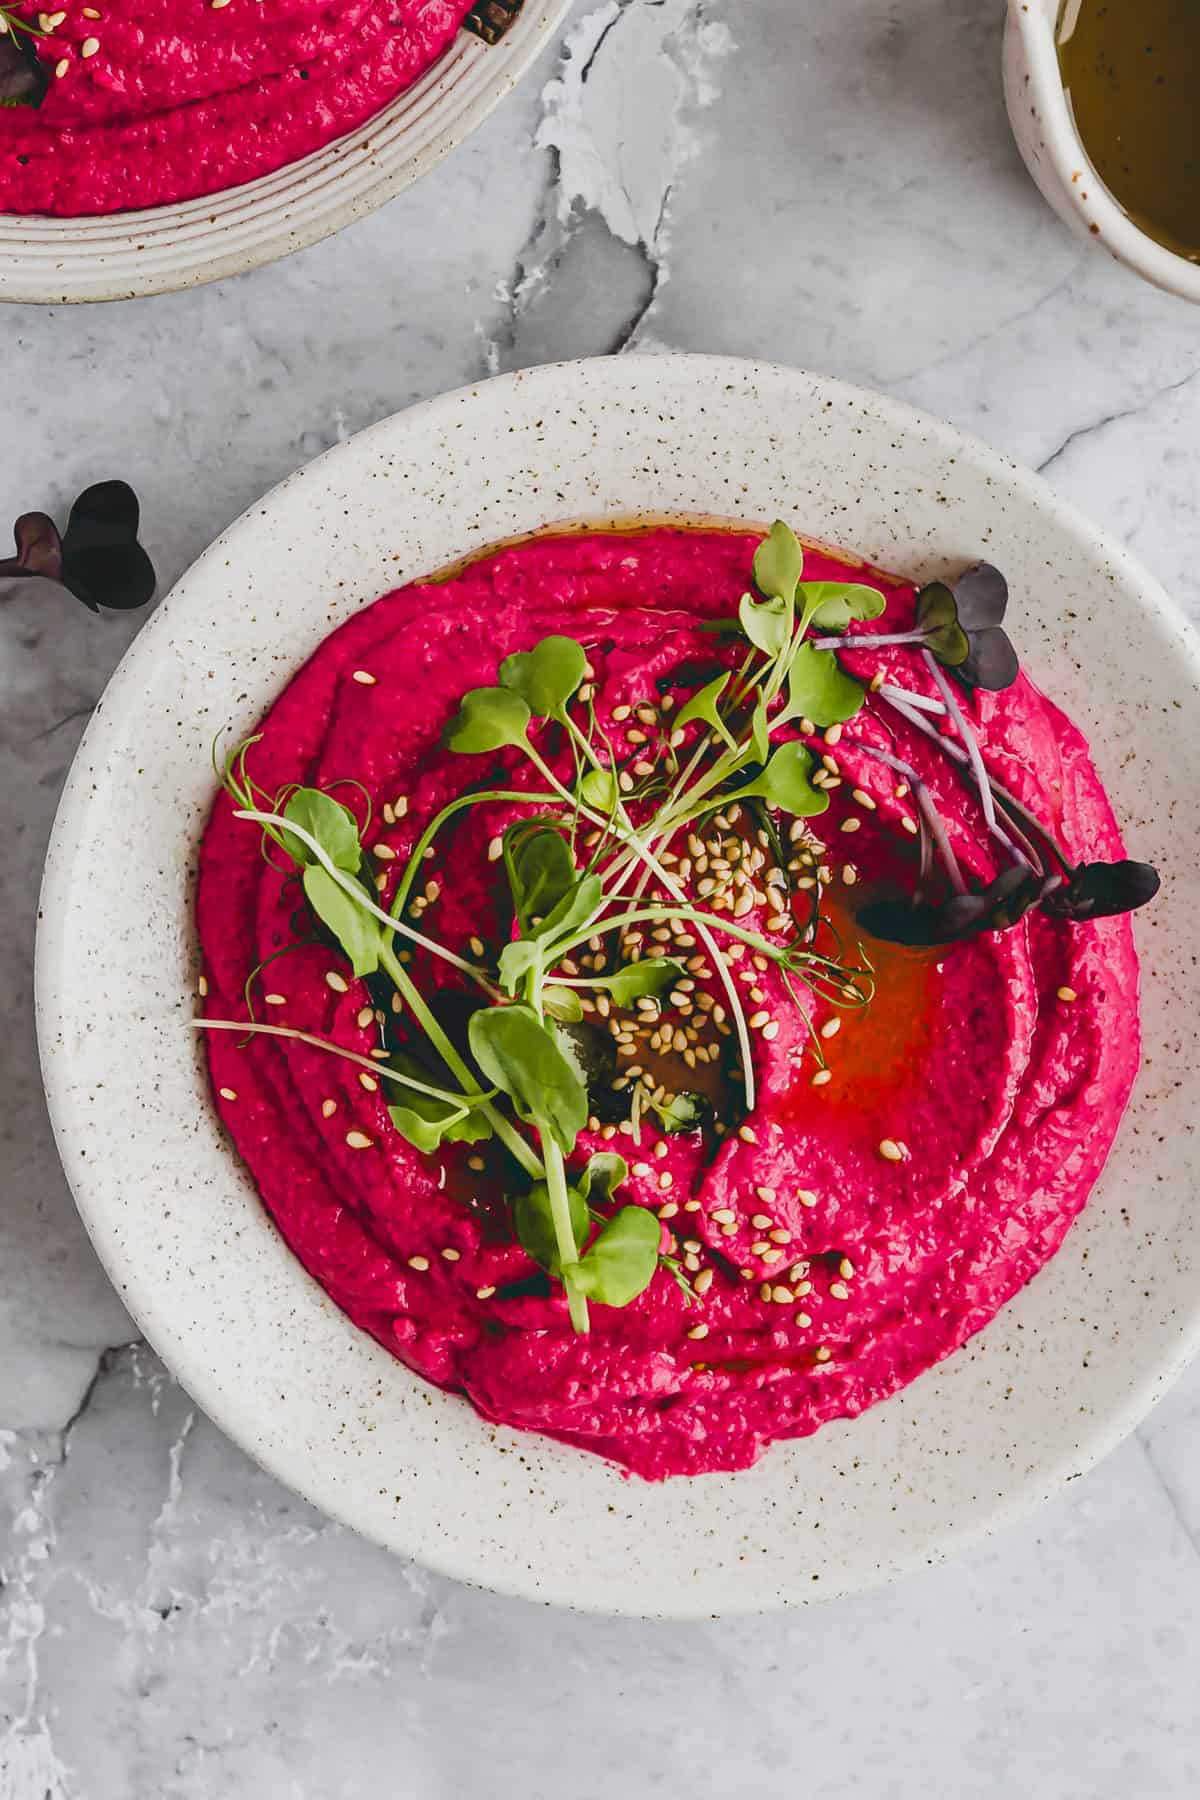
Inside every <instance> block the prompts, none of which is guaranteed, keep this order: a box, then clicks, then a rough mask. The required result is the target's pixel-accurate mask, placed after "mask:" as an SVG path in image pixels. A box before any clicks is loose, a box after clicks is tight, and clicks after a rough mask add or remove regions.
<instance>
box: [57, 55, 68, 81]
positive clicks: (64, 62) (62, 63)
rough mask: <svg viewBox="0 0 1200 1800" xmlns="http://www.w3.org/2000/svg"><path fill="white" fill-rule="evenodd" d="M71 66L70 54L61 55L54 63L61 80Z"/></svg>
mask: <svg viewBox="0 0 1200 1800" xmlns="http://www.w3.org/2000/svg"><path fill="white" fill-rule="evenodd" d="M70 67H71V59H70V57H69V56H60V57H59V59H58V61H57V62H56V63H55V65H54V73H55V74H56V75H57V76H58V78H59V80H60V81H61V79H62V77H63V76H64V75H65V74H66V73H67V72H68V70H69V69H70Z"/></svg>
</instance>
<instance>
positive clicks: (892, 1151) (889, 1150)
mask: <svg viewBox="0 0 1200 1800" xmlns="http://www.w3.org/2000/svg"><path fill="white" fill-rule="evenodd" d="M879 1154H880V1156H882V1158H883V1160H884V1162H903V1161H904V1146H903V1144H899V1143H897V1142H896V1139H895V1138H882V1139H881V1140H880V1144H879Z"/></svg>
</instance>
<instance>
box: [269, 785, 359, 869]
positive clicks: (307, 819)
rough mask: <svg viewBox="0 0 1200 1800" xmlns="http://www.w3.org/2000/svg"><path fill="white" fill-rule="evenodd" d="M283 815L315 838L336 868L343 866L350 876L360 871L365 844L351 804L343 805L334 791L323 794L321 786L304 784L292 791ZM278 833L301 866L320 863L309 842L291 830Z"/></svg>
mask: <svg viewBox="0 0 1200 1800" xmlns="http://www.w3.org/2000/svg"><path fill="white" fill-rule="evenodd" d="M283 816H284V818H285V819H287V820H289V821H290V822H291V824H293V825H298V826H299V827H300V829H301V830H302V831H307V833H308V835H309V836H310V837H311V838H315V839H316V841H317V843H318V844H320V846H321V848H322V850H323V851H324V852H325V854H326V856H327V857H328V858H329V860H330V862H331V863H333V865H334V867H335V868H338V869H344V870H345V871H346V873H347V874H348V875H354V874H357V872H358V865H359V863H360V862H361V860H362V845H361V844H360V842H359V837H358V820H357V819H356V818H355V817H354V814H353V813H352V812H351V811H350V809H349V807H346V806H343V805H342V803H341V801H340V800H335V799H334V798H333V796H332V795H331V794H324V793H322V792H321V790H320V788H307V787H302V788H296V790H295V791H294V793H293V794H292V797H291V799H290V800H289V801H288V803H287V805H286V806H285V807H284V809H283ZM279 836H280V844H281V848H282V849H284V850H285V851H286V852H287V854H288V855H289V856H290V857H291V859H292V861H293V862H294V863H296V864H297V865H298V866H299V867H300V868H302V869H305V868H315V867H317V866H319V865H318V863H317V859H316V857H315V856H314V855H313V852H312V851H311V850H310V849H309V847H308V845H307V844H304V843H301V841H300V839H299V838H298V837H295V836H293V834H292V833H291V832H289V831H281V832H280V834H279Z"/></svg>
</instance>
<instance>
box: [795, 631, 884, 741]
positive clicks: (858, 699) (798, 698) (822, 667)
mask: <svg viewBox="0 0 1200 1800" xmlns="http://www.w3.org/2000/svg"><path fill="white" fill-rule="evenodd" d="M866 697H867V690H866V688H865V687H864V686H863V684H862V683H861V682H860V681H855V679H854V677H853V675H847V673H846V671H845V670H844V669H843V668H842V665H841V664H840V663H839V661H838V659H837V657H836V656H835V655H834V653H833V651H832V650H816V649H814V648H813V646H812V645H811V644H800V645H799V646H798V647H797V650H796V653H795V655H794V656H793V658H792V663H791V667H790V668H789V670H788V699H787V706H786V708H785V710H784V712H783V713H781V714H780V715H779V716H778V717H777V718H776V720H775V724H776V725H782V724H783V723H784V721H785V720H786V719H811V720H812V722H813V724H814V725H816V726H818V727H819V728H820V729H822V730H823V729H824V728H825V727H826V726H827V725H841V724H844V723H845V721H846V720H847V719H852V718H853V717H854V715H855V713H857V712H858V710H859V709H860V707H861V706H862V704H863V701H864V700H865V699H866Z"/></svg>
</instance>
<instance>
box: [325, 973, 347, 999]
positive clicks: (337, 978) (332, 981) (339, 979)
mask: <svg viewBox="0 0 1200 1800" xmlns="http://www.w3.org/2000/svg"><path fill="white" fill-rule="evenodd" d="M325 980H326V983H327V984H328V985H329V986H330V987H331V988H332V989H333V991H334V993H335V994H348V993H349V992H350V983H349V982H348V981H347V980H346V977H345V976H344V975H339V974H338V972H337V970H336V969H326V971H325Z"/></svg>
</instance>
